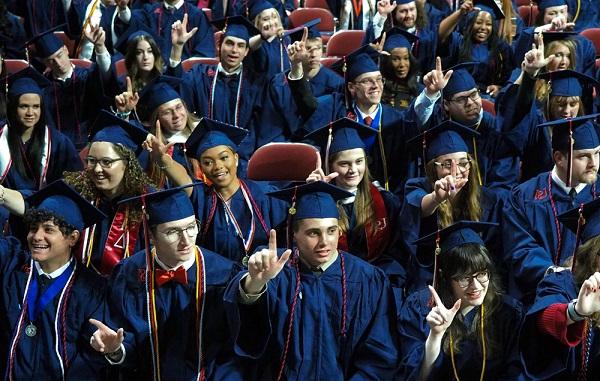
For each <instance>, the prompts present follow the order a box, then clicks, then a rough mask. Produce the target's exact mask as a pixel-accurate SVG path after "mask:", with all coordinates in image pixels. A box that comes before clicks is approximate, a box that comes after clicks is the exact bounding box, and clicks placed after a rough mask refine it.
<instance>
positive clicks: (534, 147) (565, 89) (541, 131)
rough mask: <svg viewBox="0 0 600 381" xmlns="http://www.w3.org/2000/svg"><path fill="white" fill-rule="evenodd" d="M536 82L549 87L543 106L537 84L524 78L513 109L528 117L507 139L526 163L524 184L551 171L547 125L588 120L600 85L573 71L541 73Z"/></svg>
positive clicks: (529, 78) (507, 135)
mask: <svg viewBox="0 0 600 381" xmlns="http://www.w3.org/2000/svg"><path fill="white" fill-rule="evenodd" d="M542 49H543V48H542ZM542 51H543V50H542ZM537 78H539V79H543V80H545V81H546V83H547V84H548V94H547V95H546V96H545V97H544V99H543V105H542V106H541V107H540V108H538V107H536V102H535V101H534V83H535V81H534V79H533V77H532V75H530V74H524V75H523V78H522V82H521V84H520V85H519V89H518V90H517V96H516V97H515V98H514V99H515V101H516V103H515V105H514V107H515V108H516V109H517V110H518V111H517V112H520V113H522V114H524V115H525V116H524V117H523V119H522V120H521V121H520V122H519V123H518V124H516V125H515V126H514V127H513V129H512V130H511V131H510V132H508V133H507V134H506V135H505V139H506V141H507V142H509V143H510V144H511V145H512V147H514V148H515V152H516V154H518V155H519V157H520V158H521V161H522V163H523V165H522V171H521V182H524V181H526V180H529V179H530V178H532V177H535V176H537V175H538V174H540V173H542V172H546V171H548V170H550V169H552V166H553V157H552V155H553V149H552V138H551V136H552V135H551V132H550V128H548V127H549V126H548V125H547V123H552V122H560V121H568V120H569V119H570V118H575V117H581V116H585V115H586V113H589V112H588V111H587V110H591V109H592V106H591V104H592V93H593V91H594V86H597V85H598V82H596V80H594V79H593V78H591V77H588V76H587V75H585V74H580V73H579V72H576V71H572V70H558V71H553V72H547V73H541V74H538V75H537ZM589 114H591V113H589ZM540 125H543V126H542V127H540Z"/></svg>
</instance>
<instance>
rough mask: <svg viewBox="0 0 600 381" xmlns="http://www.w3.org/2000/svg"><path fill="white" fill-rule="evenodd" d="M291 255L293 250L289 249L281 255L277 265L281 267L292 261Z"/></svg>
mask: <svg viewBox="0 0 600 381" xmlns="http://www.w3.org/2000/svg"><path fill="white" fill-rule="evenodd" d="M291 255H292V250H290V249H287V250H286V251H284V252H283V254H281V257H279V260H278V261H277V263H279V264H280V265H282V266H283V265H284V264H285V263H286V262H287V261H288V260H289V259H290V256H291Z"/></svg>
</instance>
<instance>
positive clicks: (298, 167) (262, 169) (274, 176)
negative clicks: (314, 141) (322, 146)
mask: <svg viewBox="0 0 600 381" xmlns="http://www.w3.org/2000/svg"><path fill="white" fill-rule="evenodd" d="M320 165H321V157H320V155H319V151H318V150H317V149H316V148H315V147H313V146H311V145H310V144H305V143H269V144H266V145H264V146H262V147H260V148H259V149H257V150H256V152H254V154H253V155H252V157H251V158H250V160H249V161H248V178H249V179H252V180H269V181H305V180H306V178H307V177H308V175H309V174H310V173H311V172H312V171H314V170H315V168H317V167H318V166H320Z"/></svg>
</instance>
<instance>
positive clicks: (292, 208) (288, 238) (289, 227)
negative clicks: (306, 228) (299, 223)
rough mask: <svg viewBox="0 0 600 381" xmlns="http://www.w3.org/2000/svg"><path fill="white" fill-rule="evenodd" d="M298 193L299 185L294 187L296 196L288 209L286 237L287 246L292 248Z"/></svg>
mask: <svg viewBox="0 0 600 381" xmlns="http://www.w3.org/2000/svg"><path fill="white" fill-rule="evenodd" d="M297 193H298V187H295V188H294V196H293V197H292V203H291V205H290V208H289V209H288V217H287V224H286V228H285V239H286V247H287V248H288V249H290V248H291V247H292V217H293V216H294V214H296V196H297Z"/></svg>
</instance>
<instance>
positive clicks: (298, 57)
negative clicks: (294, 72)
mask: <svg viewBox="0 0 600 381" xmlns="http://www.w3.org/2000/svg"><path fill="white" fill-rule="evenodd" d="M307 38H308V28H304V32H303V33H302V39H301V40H300V41H296V42H294V43H293V44H290V45H288V47H287V54H288V57H289V58H290V63H291V64H292V65H299V64H302V61H303V60H305V59H306V58H308V51H307V50H306V39H307Z"/></svg>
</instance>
